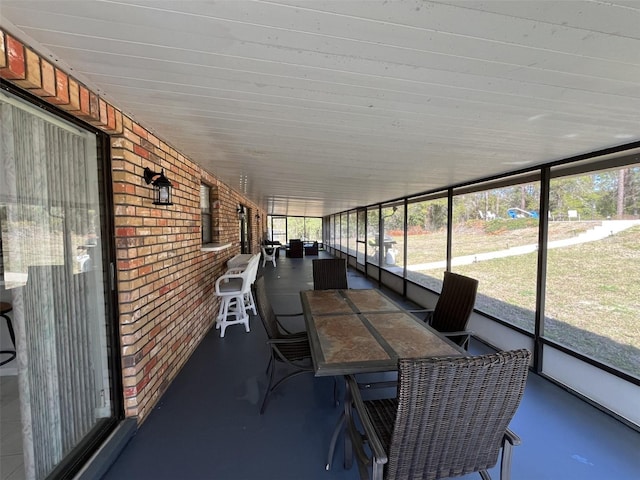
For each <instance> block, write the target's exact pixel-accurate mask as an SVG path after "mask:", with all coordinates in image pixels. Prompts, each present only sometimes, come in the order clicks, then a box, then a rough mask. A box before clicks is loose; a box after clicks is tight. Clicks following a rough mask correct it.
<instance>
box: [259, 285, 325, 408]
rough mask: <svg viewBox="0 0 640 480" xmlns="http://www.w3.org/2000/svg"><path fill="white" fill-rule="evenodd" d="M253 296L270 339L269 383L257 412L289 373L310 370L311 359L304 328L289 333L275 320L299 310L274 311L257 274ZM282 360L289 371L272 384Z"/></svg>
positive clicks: (294, 373)
mask: <svg viewBox="0 0 640 480" xmlns="http://www.w3.org/2000/svg"><path fill="white" fill-rule="evenodd" d="M253 289H254V299H255V303H256V307H257V308H258V315H259V316H260V318H261V320H262V324H263V325H264V329H265V330H266V332H267V336H268V337H269V339H268V340H267V344H268V345H269V347H270V355H271V356H270V358H269V364H268V365H267V375H268V376H269V383H268V385H267V389H266V391H265V393H264V398H263V400H262V405H261V406H260V414H263V413H264V410H265V408H266V406H267V399H268V397H269V395H271V393H273V391H274V390H275V389H276V388H278V387H279V386H280V385H282V384H283V383H284V382H286V381H287V380H289V379H290V378H292V377H295V376H297V375H300V374H303V373H312V372H313V362H312V359H311V348H310V346H309V337H308V336H307V332H305V331H303V332H297V333H289V332H288V331H287V330H286V329H285V328H284V327H283V326H282V325H281V324H280V322H279V321H278V317H279V316H280V317H285V316H287V317H294V316H299V315H301V314H287V315H276V313H275V312H274V311H273V308H272V307H271V302H270V301H269V297H268V296H267V291H266V288H265V284H264V277H259V278H257V279H256V281H255V282H254V284H253ZM279 363H280V364H285V365H288V366H289V367H291V368H292V369H293V370H291V371H290V372H289V373H288V374H286V375H285V376H283V377H282V378H281V379H279V380H278V381H277V382H276V383H275V384H274V383H273V382H274V376H275V370H276V368H277V364H279Z"/></svg>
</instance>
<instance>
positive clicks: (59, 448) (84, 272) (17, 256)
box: [0, 93, 121, 479]
mask: <svg viewBox="0 0 640 480" xmlns="http://www.w3.org/2000/svg"><path fill="white" fill-rule="evenodd" d="M0 125H1V128H0V152H1V154H0V169H1V175H0V221H1V223H2V229H1V239H2V243H1V245H2V252H1V255H2V259H3V262H2V266H3V268H2V272H0V273H1V281H2V288H3V290H4V292H3V299H4V300H3V301H6V302H9V303H11V305H12V307H13V310H12V312H11V320H12V323H13V327H14V330H15V350H16V352H17V357H16V359H15V360H14V361H13V362H10V363H8V364H6V365H4V366H3V367H2V368H3V371H2V372H0V374H2V376H3V382H5V381H11V378H9V377H13V378H14V379H15V382H16V384H17V388H16V389H15V391H16V394H17V399H16V400H15V401H16V402H17V404H18V405H19V408H16V409H15V414H16V417H17V418H15V419H14V422H13V425H12V428H16V429H18V432H19V433H20V435H19V436H18V435H15V432H13V431H6V430H7V429H6V428H3V430H2V432H1V435H2V443H3V449H4V450H5V451H7V449H6V448H5V445H6V444H7V442H8V438H9V436H10V435H13V437H12V438H13V439H14V443H18V442H19V443H20V445H13V446H12V447H11V448H10V449H9V450H8V451H9V452H10V453H11V454H12V455H14V456H15V455H21V456H22V467H16V470H19V469H20V468H23V470H24V478H27V479H41V478H45V477H46V476H48V475H49V474H51V473H52V472H53V471H54V470H56V469H58V470H60V469H64V468H65V464H68V463H71V462H70V461H69V457H70V456H72V455H78V452H81V451H82V450H83V445H86V444H87V443H89V442H88V440H89V439H92V438H93V439H95V438H96V436H99V435H100V432H102V434H104V432H105V431H106V430H107V429H108V425H112V424H113V423H114V419H115V418H116V416H117V414H118V403H119V402H120V400H119V398H120V397H121V396H120V393H119V392H116V391H115V390H116V389H117V387H114V385H117V384H118V383H119V381H118V380H117V379H118V378H119V372H118V373H116V372H114V370H113V366H114V365H115V364H114V363H113V358H114V356H115V355H117V354H118V348H117V345H115V344H114V343H115V342H114V341H113V339H115V338H116V337H115V335H114V334H113V320H112V319H113V318H114V316H115V314H114V313H115V312H114V309H113V306H112V305H113V304H112V303H111V300H110V298H111V293H112V292H111V289H110V286H109V285H108V283H109V276H108V275H107V274H106V273H107V272H106V268H105V265H107V264H108V263H107V262H106V261H105V260H106V259H105V256H106V255H107V253H108V250H107V248H106V247H107V245H106V244H108V243H109V242H108V241H106V239H108V238H109V237H107V236H105V232H107V231H109V230H108V225H107V223H106V222H105V221H104V219H105V217H106V215H105V209H104V204H105V202H104V201H103V200H101V192H103V188H102V187H101V182H100V181H99V179H100V178H101V176H100V174H101V173H104V172H101V170H100V165H99V156H98V152H99V149H98V147H99V142H98V141H97V136H96V134H95V133H93V132H90V131H87V130H84V129H82V128H79V127H77V126H75V125H73V124H71V123H67V122H66V121H63V120H61V119H60V118H58V117H55V116H53V115H51V114H49V113H47V112H45V111H43V110H41V109H39V108H35V107H33V106H31V105H30V104H28V103H27V102H25V101H23V100H21V99H18V98H17V97H13V96H10V95H8V94H4V93H0ZM102 194H103V193H102ZM114 347H115V348H114ZM5 377H8V378H5ZM3 384H4V383H3ZM114 398H115V399H118V400H114ZM5 400H6V399H5V398H4V397H3V401H5ZM3 425H4V424H3ZM72 452H73V453H72ZM4 453H5V452H2V454H3V464H6V463H5V460H7V458H5V455H4ZM12 460H13V461H14V462H12V463H16V464H17V462H15V461H16V459H15V458H13V459H12ZM16 475H17V477H16V478H18V477H19V476H20V475H18V472H17V473H16Z"/></svg>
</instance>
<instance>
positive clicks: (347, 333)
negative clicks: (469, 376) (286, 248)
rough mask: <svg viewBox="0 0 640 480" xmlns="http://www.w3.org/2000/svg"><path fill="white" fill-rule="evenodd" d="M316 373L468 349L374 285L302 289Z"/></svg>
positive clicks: (393, 364)
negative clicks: (459, 345) (355, 288)
mask: <svg viewBox="0 0 640 480" xmlns="http://www.w3.org/2000/svg"><path fill="white" fill-rule="evenodd" d="M300 297H301V300H302V308H303V311H304V317H305V322H306V326H307V332H308V334H309V341H310V344H311V354H312V357H313V363H314V369H315V373H316V376H328V375H346V374H357V373H368V372H383V371H391V370H396V369H397V366H398V358H417V357H444V356H461V355H465V352H464V350H462V349H461V348H460V347H458V346H457V345H456V344H454V343H453V342H451V341H450V340H448V339H447V338H446V337H444V336H443V335H441V334H440V333H438V332H436V331H435V330H434V329H432V328H431V327H429V326H428V325H427V324H425V323H424V322H421V321H419V320H417V319H416V318H415V317H414V316H412V315H411V314H410V313H408V312H407V311H406V310H404V309H402V308H401V307H399V306H398V305H396V304H395V303H394V302H393V301H392V300H391V299H390V298H388V297H387V296H386V295H384V294H383V293H382V292H381V291H379V290H376V289H364V290H350V289H349V290H304V291H301V292H300Z"/></svg>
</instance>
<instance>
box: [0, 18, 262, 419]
mask: <svg viewBox="0 0 640 480" xmlns="http://www.w3.org/2000/svg"><path fill="white" fill-rule="evenodd" d="M0 77H2V78H4V79H6V80H8V81H10V82H12V83H14V84H15V85H17V86H19V87H20V88H23V89H25V90H28V91H30V92H31V93H33V94H35V95H38V96H39V97H41V98H42V99H43V100H45V101H47V102H49V103H52V104H55V105H57V106H58V107H60V108H62V109H64V110H67V111H68V112H69V113H71V114H73V115H74V116H76V117H78V118H80V119H82V120H84V121H86V122H89V123H91V124H92V125H94V126H96V127H98V128H100V129H101V130H103V131H105V132H106V133H108V134H109V135H110V138H111V167H112V178H113V202H114V213H115V219H114V229H115V242H116V251H117V253H116V254H117V279H118V301H119V310H120V318H119V326H120V332H121V343H122V365H123V371H122V378H123V383H124V404H125V410H126V415H127V416H129V417H138V421H139V422H140V421H142V420H143V419H144V418H145V417H146V415H147V414H148V413H149V412H150V411H151V409H152V408H153V407H154V405H155V404H156V402H157V401H158V399H159V397H160V396H161V395H162V393H163V392H164V391H165V389H166V388H167V386H168V385H169V384H170V383H171V381H172V380H173V379H174V378H175V376H176V374H177V373H178V372H179V371H180V369H181V368H182V367H183V366H184V364H185V362H186V361H187V359H188V358H189V356H190V355H191V354H192V353H193V351H194V349H195V348H196V346H197V345H198V344H199V343H200V341H201V340H202V338H203V336H204V335H205V334H206V333H207V332H208V330H209V329H210V328H211V326H212V325H213V321H214V318H215V312H216V311H217V308H218V302H217V299H216V298H215V296H214V295H213V283H214V281H215V279H216V278H217V277H218V276H219V275H220V274H221V273H222V272H223V271H224V268H225V264H226V261H227V260H228V259H229V258H230V257H231V256H233V255H235V254H236V253H239V251H240V238H239V222H238V218H237V213H236V208H237V206H238V204H240V203H242V204H244V205H246V206H247V207H248V208H249V209H250V212H251V215H250V216H249V220H250V223H251V226H252V233H251V237H252V251H253V252H257V251H259V247H258V244H259V242H260V240H261V238H262V226H263V225H265V219H266V216H265V213H264V212H263V211H262V210H260V209H259V207H258V206H257V205H255V204H253V203H252V202H251V201H249V200H248V199H247V198H244V197H243V196H242V195H240V194H239V193H238V192H236V191H234V190H233V189H231V188H230V187H229V186H227V185H225V184H224V183H222V182H221V181H220V180H219V179H217V178H216V177H215V175H213V174H211V173H209V172H206V171H204V170H202V169H201V168H200V167H199V166H198V165H197V164H195V163H194V162H193V161H191V160H190V159H189V158H187V157H185V156H184V155H182V154H181V153H180V152H178V151H176V150H175V149H174V148H172V147H171V145H169V144H167V143H165V142H164V141H163V140H162V139H160V138H158V137H156V136H154V135H153V134H151V133H150V132H149V131H148V130H147V129H145V128H144V126H142V125H139V124H137V123H135V122H133V121H132V120H131V118H129V117H127V116H126V115H124V114H123V113H122V112H121V111H120V110H119V109H118V107H117V106H115V105H111V104H109V103H108V102H106V101H105V100H103V99H101V98H100V97H99V96H98V95H96V94H95V93H94V92H92V91H90V90H89V89H88V88H86V87H85V86H84V85H82V84H81V83H80V82H78V81H77V80H76V79H74V78H73V77H71V76H69V75H67V73H65V72H63V71H61V70H60V69H58V68H56V67H55V66H53V65H51V63H49V62H48V61H47V60H46V59H44V58H42V57H41V56H40V55H38V53H37V52H34V51H33V50H32V49H30V48H28V47H26V46H25V45H24V44H23V43H22V42H21V41H20V40H18V39H16V38H15V37H12V36H11V35H10V34H8V33H6V32H4V31H3V30H1V29H0ZM145 167H149V168H151V170H154V171H159V170H160V169H164V170H165V174H166V176H167V178H169V180H170V181H171V183H172V184H173V203H174V205H172V206H168V207H163V206H156V205H153V204H152V198H151V197H152V195H151V193H152V192H151V188H150V186H148V185H147V184H146V183H145V181H144V179H143V178H142V174H143V171H144V168H145ZM201 181H204V182H205V183H207V184H209V185H211V186H213V187H217V190H218V192H217V193H218V199H219V201H220V208H219V209H218V210H217V211H216V212H214V225H215V222H216V220H215V218H216V214H217V216H218V220H219V235H220V241H221V242H222V243H228V242H230V243H232V247H231V248H228V249H226V250H223V251H222V252H202V251H201V249H200V196H199V194H200V183H201ZM256 213H258V214H259V215H260V217H261V218H260V220H259V221H256V219H255V215H256Z"/></svg>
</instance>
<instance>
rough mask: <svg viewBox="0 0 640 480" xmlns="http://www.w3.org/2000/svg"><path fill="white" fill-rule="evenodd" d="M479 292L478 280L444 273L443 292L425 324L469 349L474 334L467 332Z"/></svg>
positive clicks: (428, 312)
mask: <svg viewBox="0 0 640 480" xmlns="http://www.w3.org/2000/svg"><path fill="white" fill-rule="evenodd" d="M477 292H478V280H476V279H475V278H470V277H465V276H464V275H460V274H458V273H453V272H444V282H443V284H442V292H440V297H439V298H438V302H437V303H436V306H435V308H433V309H428V310H420V311H425V312H427V315H426V317H425V322H427V323H429V325H431V326H432V327H433V328H435V329H436V330H438V331H439V332H441V333H442V334H444V335H445V336H446V337H448V338H449V339H450V340H452V341H454V342H456V343H457V344H458V345H460V346H461V347H463V348H465V349H467V348H468V347H469V339H470V337H471V334H472V332H470V331H468V330H467V324H468V323H469V317H470V316H471V312H473V306H474V304H475V303H476V294H477Z"/></svg>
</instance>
